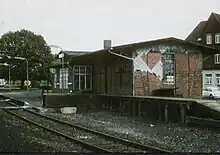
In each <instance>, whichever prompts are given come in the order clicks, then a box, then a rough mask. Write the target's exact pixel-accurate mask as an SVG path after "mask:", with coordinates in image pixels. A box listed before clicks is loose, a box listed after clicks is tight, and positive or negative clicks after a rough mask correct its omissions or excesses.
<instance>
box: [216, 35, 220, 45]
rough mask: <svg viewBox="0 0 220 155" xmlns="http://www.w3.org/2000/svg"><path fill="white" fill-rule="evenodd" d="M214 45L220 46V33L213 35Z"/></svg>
mask: <svg viewBox="0 0 220 155" xmlns="http://www.w3.org/2000/svg"><path fill="white" fill-rule="evenodd" d="M215 43H216V44H220V33H216V34H215Z"/></svg>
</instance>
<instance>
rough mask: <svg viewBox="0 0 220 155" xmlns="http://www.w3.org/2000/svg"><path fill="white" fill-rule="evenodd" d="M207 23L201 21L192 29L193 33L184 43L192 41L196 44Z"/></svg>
mask: <svg viewBox="0 0 220 155" xmlns="http://www.w3.org/2000/svg"><path fill="white" fill-rule="evenodd" d="M206 23H207V21H201V22H200V23H199V24H198V25H197V26H196V27H195V28H194V29H193V31H192V32H191V33H190V34H189V35H188V37H187V38H186V41H192V42H197V39H198V38H199V37H201V36H200V35H201V33H202V31H203V29H204V27H205V25H206Z"/></svg>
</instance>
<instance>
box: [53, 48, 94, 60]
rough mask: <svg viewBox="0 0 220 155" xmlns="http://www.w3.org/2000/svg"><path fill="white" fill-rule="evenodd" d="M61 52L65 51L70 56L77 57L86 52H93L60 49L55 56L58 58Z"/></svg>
mask: <svg viewBox="0 0 220 155" xmlns="http://www.w3.org/2000/svg"><path fill="white" fill-rule="evenodd" d="M61 53H64V54H66V55H67V56H68V57H75V56H80V55H84V54H88V53H91V52H89V51H65V50H63V51H60V52H59V53H58V54H57V55H56V56H55V58H56V59H57V58H58V55H59V54H61Z"/></svg>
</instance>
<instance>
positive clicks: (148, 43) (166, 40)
mask: <svg viewBox="0 0 220 155" xmlns="http://www.w3.org/2000/svg"><path fill="white" fill-rule="evenodd" d="M171 42H174V43H175V44H177V45H190V46H194V47H199V48H208V49H215V48H214V47H211V46H206V45H202V44H199V43H195V42H192V41H187V40H182V39H178V38H174V37H169V38H163V39H157V40H150V41H144V42H138V43H131V44H125V45H120V46H114V47H112V48H111V49H110V50H111V51H114V50H118V49H119V50H120V49H123V48H131V47H134V48H138V47H142V46H152V45H158V44H163V43H171ZM108 51H109V49H101V50H97V51H94V52H91V53H88V54H87V55H85V56H86V57H89V56H92V55H93V56H94V55H98V54H103V53H105V52H108ZM83 57H84V55H81V56H77V57H74V58H72V60H76V59H78V58H83ZM70 63H71V62H70Z"/></svg>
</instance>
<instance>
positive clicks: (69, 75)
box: [68, 69, 72, 83]
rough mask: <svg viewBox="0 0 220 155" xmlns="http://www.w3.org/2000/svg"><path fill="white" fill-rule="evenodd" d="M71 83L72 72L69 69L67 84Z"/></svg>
mask: <svg viewBox="0 0 220 155" xmlns="http://www.w3.org/2000/svg"><path fill="white" fill-rule="evenodd" d="M70 82H72V70H71V69H70V70H69V73H68V83H70Z"/></svg>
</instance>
